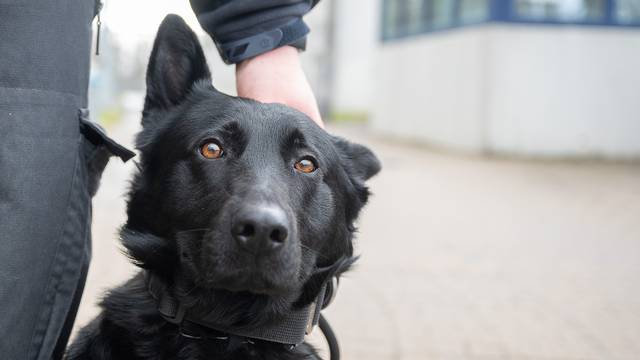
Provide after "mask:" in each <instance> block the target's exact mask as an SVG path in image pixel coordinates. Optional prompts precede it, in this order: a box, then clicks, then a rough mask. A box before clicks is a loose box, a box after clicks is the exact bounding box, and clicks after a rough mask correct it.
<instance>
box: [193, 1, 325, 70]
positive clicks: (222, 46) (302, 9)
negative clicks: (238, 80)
mask: <svg viewBox="0 0 640 360" xmlns="http://www.w3.org/2000/svg"><path fill="white" fill-rule="evenodd" d="M318 1H319V0H190V2H191V7H192V8H193V11H194V12H195V13H196V16H197V17H198V21H199V22H200V25H202V28H203V29H204V30H205V31H206V32H207V33H209V35H211V37H212V38H213V41H214V42H215V43H216V46H217V47H218V51H219V52H220V56H222V59H223V60H224V61H225V62H226V63H238V62H240V61H242V60H245V59H248V58H251V57H254V56H256V55H259V54H262V53H265V52H267V51H270V50H273V49H275V48H278V47H281V46H285V45H291V46H294V47H296V48H298V49H301V50H304V48H305V45H306V36H307V33H309V28H308V27H307V25H306V24H305V23H304V21H303V20H302V16H303V15H305V14H306V13H307V12H309V10H311V8H313V7H314V6H315V5H316V3H318Z"/></svg>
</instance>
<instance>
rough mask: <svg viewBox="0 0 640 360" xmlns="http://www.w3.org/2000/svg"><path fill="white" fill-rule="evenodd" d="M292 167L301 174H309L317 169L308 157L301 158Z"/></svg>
mask: <svg viewBox="0 0 640 360" xmlns="http://www.w3.org/2000/svg"><path fill="white" fill-rule="evenodd" d="M293 167H295V168H296V170H298V171H300V172H303V173H305V174H309V173H312V172H314V171H316V169H317V168H318V167H317V166H316V163H315V162H314V161H313V159H312V158H309V157H305V158H302V159H300V160H298V161H297V162H296V163H295V164H294V165H293Z"/></svg>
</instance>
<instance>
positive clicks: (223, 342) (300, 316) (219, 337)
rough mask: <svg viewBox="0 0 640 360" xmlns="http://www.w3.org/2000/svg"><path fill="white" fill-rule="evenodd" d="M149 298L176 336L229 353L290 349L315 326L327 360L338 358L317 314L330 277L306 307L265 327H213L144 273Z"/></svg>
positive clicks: (332, 284) (330, 293) (329, 290)
mask: <svg viewBox="0 0 640 360" xmlns="http://www.w3.org/2000/svg"><path fill="white" fill-rule="evenodd" d="M144 276H145V282H146V283H147V288H148V290H149V293H150V294H151V296H152V297H153V298H154V299H155V300H156V304H157V308H158V312H159V313H160V315H161V316H162V317H163V318H164V319H165V320H166V321H167V322H169V323H172V324H175V325H178V326H179V329H180V330H179V331H180V335H182V336H183V337H186V338H189V339H194V340H197V339H208V340H216V341H219V342H220V346H221V347H226V349H227V350H233V349H234V348H237V347H238V346H240V345H242V344H255V343H256V342H261V341H264V342H270V343H276V344H281V345H282V346H284V347H285V348H288V349H293V348H295V347H296V346H298V345H300V344H301V343H302V342H304V337H305V336H306V335H309V334H310V333H311V332H312V331H313V330H314V328H315V327H316V325H319V328H320V330H321V331H322V333H323V335H324V337H325V339H326V340H327V344H328V345H329V351H330V358H331V360H339V359H340V349H339V345H338V340H337V339H336V336H335V333H334V332H333V330H332V329H331V326H330V325H329V323H328V322H327V320H326V319H325V318H324V317H323V316H322V315H321V314H320V311H321V310H322V309H323V308H325V307H326V306H328V305H329V304H330V303H331V301H332V300H333V298H334V296H335V294H336V290H337V285H338V281H337V278H336V277H331V280H330V281H327V282H325V283H324V284H323V285H322V288H321V290H320V293H319V295H318V297H317V298H316V299H315V300H314V301H313V302H312V303H311V304H309V305H307V306H305V307H302V308H300V309H295V310H291V311H289V312H288V313H287V314H286V315H285V316H284V317H283V318H282V319H281V320H280V321H279V322H277V323H273V324H271V325H268V326H260V327H251V328H230V327H225V326H221V325H219V324H216V323H215V321H214V320H213V319H209V318H208V316H207V314H202V313H199V311H197V310H194V309H191V308H187V307H185V306H184V305H183V304H182V303H181V302H180V301H179V300H178V299H176V298H175V297H174V296H172V295H171V294H170V293H169V291H167V289H166V286H165V285H164V283H163V282H162V281H161V280H160V279H159V278H158V277H157V276H156V275H154V274H151V273H149V272H147V271H145V272H144Z"/></svg>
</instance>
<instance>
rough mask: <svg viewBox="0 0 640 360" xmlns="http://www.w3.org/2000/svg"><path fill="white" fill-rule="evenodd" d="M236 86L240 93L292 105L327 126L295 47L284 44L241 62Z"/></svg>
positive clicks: (239, 94)
mask: <svg viewBox="0 0 640 360" xmlns="http://www.w3.org/2000/svg"><path fill="white" fill-rule="evenodd" d="M236 89H237V90H238V96H242V97H246V98H250V99H254V100H257V101H260V102H263V103H280V104H285V105H287V106H290V107H292V108H294V109H296V110H299V111H301V112H303V113H305V114H307V116H309V117H310V118H311V120H313V121H314V122H315V123H317V124H318V125H319V126H320V127H321V128H324V123H323V122H322V118H321V117H320V111H319V110H318V103H317V101H316V98H315V96H314V95H313V91H312V90H311V86H309V82H308V81H307V77H306V76H305V74H304V71H303V70H302V66H301V64H300V57H299V54H298V50H297V49H296V48H294V47H291V46H283V47H280V48H277V49H274V50H271V51H269V52H267V53H264V54H261V55H258V56H256V57H254V58H251V59H247V60H244V61H242V62H240V63H239V64H237V65H236Z"/></svg>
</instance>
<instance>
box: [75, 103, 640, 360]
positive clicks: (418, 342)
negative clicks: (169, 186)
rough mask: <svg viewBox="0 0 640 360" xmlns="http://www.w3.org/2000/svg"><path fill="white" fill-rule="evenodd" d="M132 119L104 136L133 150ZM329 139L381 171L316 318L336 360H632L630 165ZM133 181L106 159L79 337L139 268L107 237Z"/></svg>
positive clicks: (634, 175) (639, 246)
mask: <svg viewBox="0 0 640 360" xmlns="http://www.w3.org/2000/svg"><path fill="white" fill-rule="evenodd" d="M137 121H138V120H137V119H136V116H133V115H131V116H128V117H127V118H126V119H125V121H123V122H122V123H121V124H120V125H118V126H116V127H113V128H111V129H109V130H110V132H111V134H112V135H113V136H114V137H115V138H116V139H118V140H119V141H121V142H123V143H126V144H131V142H132V134H133V132H134V131H135V130H136V128H137ZM330 131H333V132H336V133H339V134H342V135H345V136H347V137H349V138H351V139H354V140H357V141H359V142H362V143H365V144H367V145H368V146H370V148H371V149H372V150H374V151H375V152H376V153H377V154H378V156H379V157H380V159H381V160H382V163H383V171H382V173H381V174H380V175H379V176H377V177H376V178H374V179H373V180H372V181H371V182H370V187H371V190H372V192H373V193H374V196H373V197H372V198H371V201H370V204H369V205H368V206H367V208H366V209H365V210H364V212H363V215H362V217H361V220H360V222H359V234H358V238H357V246H356V249H357V252H358V253H359V254H361V255H362V257H361V259H360V262H359V263H358V265H357V267H356V268H355V270H354V271H352V272H351V273H349V274H348V275H347V277H346V278H345V279H343V281H342V282H341V285H340V289H339V292H338V295H337V298H336V300H335V302H334V303H333V304H332V306H331V307H330V308H329V309H328V310H327V311H326V316H327V317H328V318H329V320H330V322H331V324H332V325H333V327H334V329H335V330H336V332H337V334H338V337H339V340H340V342H341V347H342V351H343V359H347V360H353V359H394V360H400V359H434V360H435V359H482V360H490V359H514V360H521V359H522V360H524V359H541V360H552V359H553V360H560V359H566V360H577V359H584V360H591V359H593V360H595V359H606V360H609V359H612V360H616V359H629V360H632V359H640V165H638V164H622V163H619V164H616V163H600V162H572V161H564V162H560V161H557V162H546V161H525V160H507V159H492V158H484V157H476V156H466V155H454V154H449V153H445V152H438V151H434V150H431V149H428V148H425V147H419V146H411V145H403V144H400V143H398V142H393V141H389V140H387V139H384V138H382V137H381V136H379V135H377V136H376V135H371V134H370V133H369V132H368V131H366V130H365V129H362V128H348V127H331V128H330ZM132 169H133V164H131V163H130V164H126V165H124V166H123V165H122V164H121V163H119V162H118V161H117V160H112V161H111V163H110V164H109V166H108V167H107V170H106V172H105V175H104V177H103V183H102V187H101V189H100V191H99V193H98V195H97V196H96V198H95V200H94V219H95V220H94V226H93V235H94V240H93V241H94V248H93V249H94V250H93V263H92V266H91V269H90V272H89V277H88V282H87V286H86V291H85V294H84V296H83V300H82V304H81V307H80V312H79V314H78V320H77V324H76V326H81V325H83V324H86V323H87V321H89V320H90V319H91V318H92V317H93V316H95V314H96V312H97V308H96V306H95V302H96V301H97V300H98V299H99V297H100V296H101V294H102V293H103V292H104V290H105V289H107V288H109V287H111V286H114V285H116V284H119V283H121V282H122V281H124V280H125V279H126V278H127V277H129V276H130V275H131V274H133V272H134V271H135V268H134V267H133V266H131V265H130V264H129V263H128V262H127V261H126V259H125V257H124V256H123V255H121V254H120V252H119V249H118V242H117V235H116V233H117V229H118V227H119V226H120V225H122V223H123V222H124V220H125V218H124V204H125V203H124V194H125V192H126V188H127V186H128V179H129V178H130V173H131V171H132ZM312 341H313V342H314V343H316V344H318V345H319V346H321V347H323V343H322V338H321V337H319V336H318V334H315V335H314V336H313V337H312Z"/></svg>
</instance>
